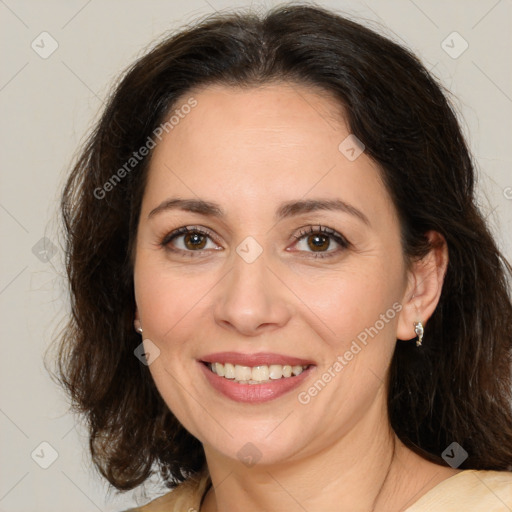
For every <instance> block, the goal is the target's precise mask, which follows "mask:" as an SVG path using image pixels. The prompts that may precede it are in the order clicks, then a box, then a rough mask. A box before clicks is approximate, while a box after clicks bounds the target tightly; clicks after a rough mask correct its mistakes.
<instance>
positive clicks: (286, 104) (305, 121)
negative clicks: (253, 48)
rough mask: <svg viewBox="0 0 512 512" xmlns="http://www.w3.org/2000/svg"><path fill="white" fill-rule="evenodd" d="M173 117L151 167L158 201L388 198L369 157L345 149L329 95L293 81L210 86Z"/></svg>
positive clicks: (344, 133)
mask: <svg viewBox="0 0 512 512" xmlns="http://www.w3.org/2000/svg"><path fill="white" fill-rule="evenodd" d="M191 101H192V102H193V103H192V104H195V106H194V107H193V108H191V109H189V108H186V109H183V110H182V111H181V116H180V115H178V114H179V113H180V108H181V107H182V106H183V105H185V104H191ZM185 111H186V112H187V113H186V114H185V113H184V112H185ZM169 115H170V116H172V115H174V116H175V117H174V118H173V120H174V123H173V127H172V129H171V130H169V132H168V133H166V134H165V135H164V136H163V138H162V140H161V142H159V143H158V145H157V147H156V148H155V149H154V150H153V155H152V159H151V164H150V168H149V177H148V186H147V191H146V192H147V194H146V195H150V196H151V197H153V198H154V201H158V200H159V199H160V200H163V199H164V197H163V196H165V195H166V194H167V195H168V194H170V193H171V192H172V193H173V195H180V196H184V195H185V196H186V197H190V196H194V195H195V196H200V197H201V198H207V199H211V200H214V201H216V202H226V203H228V204H230V205H236V204H239V203H241V202H242V203H243V204H244V205H245V206H246V208H249V207H250V205H251V204H252V205H253V206H254V208H257V206H258V205H257V203H258V201H260V202H261V201H262V200H263V201H264V202H265V203H268V202H270V201H274V200H275V201H276V202H282V201H286V200H289V199H294V198H297V196H299V197H307V195H308V194H310V195H314V196H318V195H323V196H325V195H326V194H327V195H330V196H331V197H333V198H334V197H336V196H337V195H339V193H342V195H343V197H344V199H347V200H348V199H350V200H351V201H360V200H362V199H364V196H367V195H368V194H370V195H375V196H382V195H383V192H385V191H384V190H383V185H382V183H381V180H380V173H379V170H378V168H377V166H376V165H375V164H374V162H373V161H372V160H371V159H369V158H368V157H367V156H366V155H365V154H364V153H363V154H362V155H361V156H359V157H358V158H357V159H356V160H350V159H348V158H347V157H346V155H345V154H344V153H343V152H342V151H340V144H341V143H343V141H345V140H346V139H347V137H349V136H350V130H349V128H348V127H347V125H346V123H345V120H344V117H343V109H342V107H341V105H340V104H339V102H338V101H336V100H335V99H334V98H333V97H332V96H331V95H330V94H329V93H326V92H324V91H320V90H317V89H313V88H310V87H304V86H300V85H298V84H292V83H279V84H268V85H265V86H261V87H251V88H238V87H236V88H235V87H229V86H221V85H215V86H208V87H205V88H202V89H198V90H195V91H192V92H190V93H187V94H185V95H184V96H183V97H182V98H181V99H180V100H179V101H178V102H177V103H176V104H175V105H174V106H173V109H172V111H171V112H170V114H169ZM356 149H357V148H356ZM290 196H293V197H290ZM154 201H153V202H154ZM377 206H378V205H377V204H374V205H373V206H372V204H371V201H370V202H369V204H368V208H370V209H372V208H376V207H377ZM381 206H382V205H381Z"/></svg>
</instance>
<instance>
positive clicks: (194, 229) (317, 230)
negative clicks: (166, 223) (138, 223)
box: [160, 225, 350, 258]
mask: <svg viewBox="0 0 512 512" xmlns="http://www.w3.org/2000/svg"><path fill="white" fill-rule="evenodd" d="M187 233H198V234H200V235H203V236H206V237H208V238H210V239H212V240H213V241H214V242H215V243H218V242H217V241H216V239H215V238H216V237H215V235H214V234H213V233H212V232H210V231H209V230H206V229H204V228H202V227H199V226H183V227H180V228H178V229H176V230H174V231H172V232H171V233H169V234H167V235H166V236H165V237H164V238H163V240H162V241H161V242H160V245H161V246H162V247H164V248H165V249H167V250H169V251H172V252H175V253H181V254H188V255H190V256H191V257H194V256H198V255H201V254H202V253H204V252H206V251H205V250H198V251H184V250H182V249H175V248H172V247H171V246H170V243H171V242H172V241H173V240H175V239H176V238H178V237H180V236H183V235H185V234H187ZM315 234H321V235H328V236H329V237H330V238H331V239H332V240H334V241H335V242H336V243H337V244H338V245H339V246H340V247H341V249H338V250H331V251H327V252H314V251H312V252H309V251H303V252H307V253H308V254H309V256H308V257H313V258H330V257H333V256H335V255H336V254H338V253H339V252H340V250H343V249H347V248H348V247H350V242H349V241H348V240H347V239H346V238H345V237H344V236H343V235H341V234H340V233H338V232H337V231H335V230H333V229H331V228H328V227H326V226H321V225H318V226H308V227H307V228H301V231H299V233H298V234H297V235H293V238H295V239H296V240H297V242H298V241H300V240H302V239H303V238H304V237H306V236H309V235H315Z"/></svg>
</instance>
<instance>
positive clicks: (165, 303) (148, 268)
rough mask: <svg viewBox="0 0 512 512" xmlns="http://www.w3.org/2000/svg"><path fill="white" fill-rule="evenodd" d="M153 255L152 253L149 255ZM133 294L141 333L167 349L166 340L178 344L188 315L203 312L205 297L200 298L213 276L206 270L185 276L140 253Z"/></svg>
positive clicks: (186, 323)
mask: <svg viewBox="0 0 512 512" xmlns="http://www.w3.org/2000/svg"><path fill="white" fill-rule="evenodd" d="M153 259H154V256H153ZM134 281H135V297H136V302H137V310H138V312H139V316H140V319H141V322H142V325H143V328H144V332H145V334H147V335H148V337H151V338H152V339H154V340H155V341H156V342H160V343H162V344H163V345H164V346H165V348H168V349H171V348H172V347H171V346H170V344H169V342H168V341H169V340H170V339H172V340H173V341H174V343H173V344H172V346H173V347H174V346H175V345H178V344H179V342H180V340H181V339H182V336H177V333H180V332H181V333H182V332H183V330H184V329H187V326H189V324H190V322H191V319H194V318H195V319H196V320H197V316H198V315H202V314H204V308H205V305H206V301H205V300H202V299H203V298H204V297H205V294H206V293H207V291H208V290H209V289H211V288H212V287H213V286H214V284H215V280H214V279H213V276H209V274H208V273H204V272H203V273H201V278H198V277H197V276H196V277H194V276H193V275H192V276H187V275H185V274H184V273H183V272H182V271H180V270H176V269H171V268H167V269H166V268H165V267H164V268H162V264H161V263H158V265H157V264H153V262H152V261H151V255H149V256H148V257H147V258H145V257H144V253H142V254H141V257H140V258H138V260H137V263H136V266H135V275H134Z"/></svg>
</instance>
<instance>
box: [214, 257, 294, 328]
mask: <svg viewBox="0 0 512 512" xmlns="http://www.w3.org/2000/svg"><path fill="white" fill-rule="evenodd" d="M221 283H222V284H221V286H220V287H219V288H217V294H218V295H217V297H216V299H217V300H216V301H215V306H214V317H215V322H216V323H217V324H218V325H220V326H221V327H223V328H226V329H230V330H232V331H236V332H238V333H240V334H243V335H245V336H258V335H259V334H262V333H264V332H270V331H272V330H274V329H278V328H281V327H283V326H284V325H286V324H287V323H288V321H289V320H290V318H291V315H292V304H291V303H289V300H287V299H286V296H287V294H286V291H287V290H286V287H285V286H283V283H282V281H281V280H280V279H278V277H277V276H276V272H275V271H273V270H271V269H270V268H269V267H268V266H267V264H266V261H265V259H264V257H263V255H262V256H260V257H259V258H258V259H257V260H256V261H254V262H252V263H247V262H245V261H244V260H243V259H242V258H240V257H239V256H238V255H237V256H235V262H234V266H233V268H232V270H231V272H229V273H228V275H227V276H226V277H225V278H224V279H223V280H222V281H221ZM289 295H290V294H289V293H288V298H289Z"/></svg>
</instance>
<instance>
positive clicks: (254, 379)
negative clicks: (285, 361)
mask: <svg viewBox="0 0 512 512" xmlns="http://www.w3.org/2000/svg"><path fill="white" fill-rule="evenodd" d="M203 363H204V364H205V365H206V366H207V367H208V368H209V369H210V371H211V372H213V373H215V374H216V375H217V376H218V377H222V378H224V379H226V380H230V381H232V382H236V383H238V384H265V383H268V382H272V381H276V380H284V379H290V378H293V377H297V376H299V375H300V374H301V373H302V372H303V371H304V370H307V369H308V368H309V367H310V366H312V365H295V366H291V365H280V364H271V365H260V366H242V365H238V364H231V363H224V364H222V363H217V362H215V363H208V362H203Z"/></svg>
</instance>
